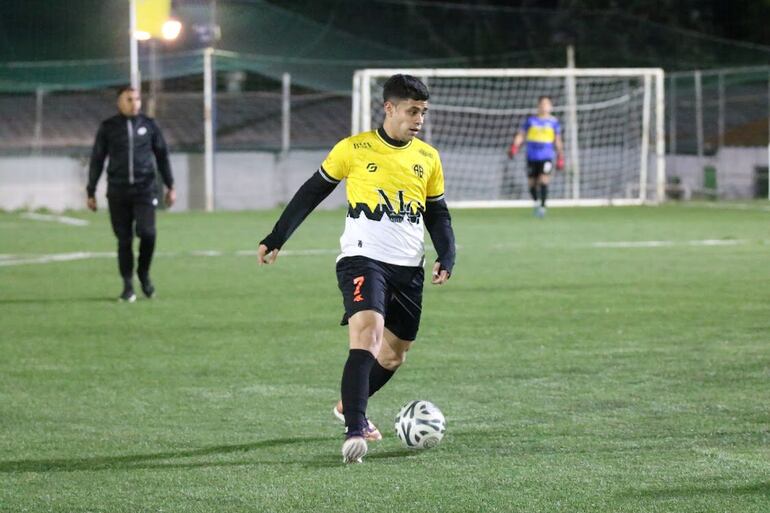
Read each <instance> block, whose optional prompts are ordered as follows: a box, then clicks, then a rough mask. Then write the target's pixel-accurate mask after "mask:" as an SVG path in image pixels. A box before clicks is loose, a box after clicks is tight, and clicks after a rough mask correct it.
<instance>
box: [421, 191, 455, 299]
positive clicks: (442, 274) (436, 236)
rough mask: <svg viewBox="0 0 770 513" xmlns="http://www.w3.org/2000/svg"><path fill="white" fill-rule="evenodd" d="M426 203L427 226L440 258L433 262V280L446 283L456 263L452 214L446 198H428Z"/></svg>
mask: <svg viewBox="0 0 770 513" xmlns="http://www.w3.org/2000/svg"><path fill="white" fill-rule="evenodd" d="M426 203H427V204H426V205H425V214H424V217H425V227H426V228H427V229H428V233H429V234H430V239H431V240H432V241H433V247H434V248H436V253H438V258H436V262H435V263H434V264H433V273H432V279H431V282H432V283H433V284H434V285H441V284H443V283H445V282H446V281H447V280H448V279H449V277H450V276H451V275H452V269H453V268H454V265H455V256H456V253H457V249H456V248H455V234H454V230H453V229H452V216H451V215H450V214H449V207H447V204H446V200H445V199H444V198H443V197H442V198H440V199H436V200H431V199H428V200H427V202H426Z"/></svg>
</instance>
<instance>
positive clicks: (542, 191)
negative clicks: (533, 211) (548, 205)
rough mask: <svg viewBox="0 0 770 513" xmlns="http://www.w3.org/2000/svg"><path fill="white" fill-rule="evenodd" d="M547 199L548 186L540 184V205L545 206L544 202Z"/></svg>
mask: <svg viewBox="0 0 770 513" xmlns="http://www.w3.org/2000/svg"><path fill="white" fill-rule="evenodd" d="M546 198H548V186H547V185H546V184H544V183H543V184H540V204H541V205H542V206H545V200H546Z"/></svg>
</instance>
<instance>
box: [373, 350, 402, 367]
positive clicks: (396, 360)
mask: <svg viewBox="0 0 770 513" xmlns="http://www.w3.org/2000/svg"><path fill="white" fill-rule="evenodd" d="M378 361H379V362H380V365H382V366H383V367H385V368H386V369H388V370H391V371H394V370H396V369H398V368H399V367H401V366H402V365H403V364H404V362H405V361H406V351H404V352H403V353H395V352H389V353H388V354H387V355H381V356H380V358H378Z"/></svg>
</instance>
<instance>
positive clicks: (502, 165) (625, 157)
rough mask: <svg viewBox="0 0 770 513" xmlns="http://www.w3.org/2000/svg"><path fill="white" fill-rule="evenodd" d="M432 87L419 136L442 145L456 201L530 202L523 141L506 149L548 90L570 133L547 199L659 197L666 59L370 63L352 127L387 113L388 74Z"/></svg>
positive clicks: (586, 201)
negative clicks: (500, 64) (497, 64)
mask: <svg viewBox="0 0 770 513" xmlns="http://www.w3.org/2000/svg"><path fill="white" fill-rule="evenodd" d="M395 73H405V74H410V75H414V76H416V77H419V78H420V79H422V80H423V81H424V82H425V83H426V84H427V86H428V88H429V90H430V95H431V96H430V102H429V113H428V115H427V116H426V118H425V124H424V125H423V129H422V132H421V134H420V137H421V138H422V139H423V140H424V141H425V142H427V143H429V144H431V145H433V146H434V147H436V148H437V149H438V150H439V152H440V154H441V159H442V163H443V166H444V176H445V181H446V192H447V198H448V200H449V201H450V203H451V204H452V205H453V206H460V207H461V206H468V207H487V206H488V207H496V206H525V205H527V206H528V205H531V200H529V199H528V198H529V192H528V191H529V189H528V187H527V173H526V168H527V163H526V151H524V148H522V152H520V153H519V154H518V155H517V156H516V157H515V158H514V159H509V158H508V156H507V154H506V152H507V149H508V147H509V146H510V144H511V142H512V140H513V136H514V134H515V133H516V131H517V130H519V128H520V127H521V125H522V124H523V122H524V121H525V119H526V118H527V116H530V115H534V114H535V113H536V107H537V100H538V98H539V97H540V96H541V95H548V96H550V97H551V99H552V102H553V106H554V109H553V115H554V116H556V117H557V118H558V119H559V122H560V124H561V127H562V138H563V141H564V154H565V170H564V172H563V173H560V172H554V174H553V177H552V180H551V187H550V192H549V198H551V199H549V203H550V204H551V205H556V206H558V205H565V206H566V205H611V204H617V205H622V204H641V203H645V202H659V201H662V200H663V196H664V187H665V162H664V151H665V148H664V133H663V125H664V123H663V122H664V119H663V116H664V111H663V109H664V100H663V71H662V70H661V69H647V68H642V69H574V68H564V69H365V70H360V71H357V72H356V73H355V75H354V78H353V106H352V107H353V108H352V116H353V119H352V126H353V133H358V132H361V131H366V130H371V129H373V128H376V127H377V126H379V125H380V124H381V123H382V119H383V107H382V103H383V102H382V86H383V84H384V83H385V81H386V80H387V79H388V77H390V76H391V75H393V74H395Z"/></svg>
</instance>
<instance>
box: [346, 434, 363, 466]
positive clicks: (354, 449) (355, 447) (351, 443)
mask: <svg viewBox="0 0 770 513" xmlns="http://www.w3.org/2000/svg"><path fill="white" fill-rule="evenodd" d="M367 450H368V447H367V445H366V440H364V437H362V436H351V437H350V438H348V439H347V440H345V442H344V443H343V444H342V462H343V463H346V464H347V463H363V462H364V461H363V459H362V458H363V457H364V456H366V451H367Z"/></svg>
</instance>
